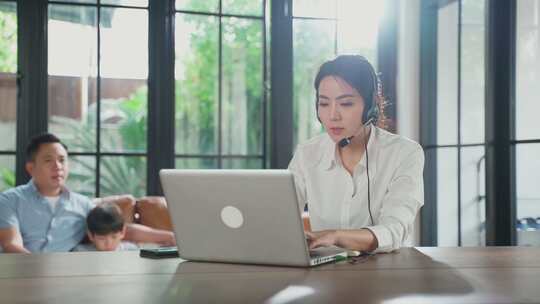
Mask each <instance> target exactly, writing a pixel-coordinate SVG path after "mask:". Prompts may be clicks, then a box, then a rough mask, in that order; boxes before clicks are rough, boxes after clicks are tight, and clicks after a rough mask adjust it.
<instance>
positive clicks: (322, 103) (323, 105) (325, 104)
mask: <svg viewBox="0 0 540 304" xmlns="http://www.w3.org/2000/svg"><path fill="white" fill-rule="evenodd" d="M326 106H328V103H327V102H319V107H326Z"/></svg>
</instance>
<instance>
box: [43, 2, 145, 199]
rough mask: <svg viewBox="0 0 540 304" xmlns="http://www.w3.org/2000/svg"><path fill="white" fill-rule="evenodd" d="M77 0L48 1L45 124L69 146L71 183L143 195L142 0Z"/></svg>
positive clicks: (89, 190)
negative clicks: (47, 94) (47, 103)
mask: <svg viewBox="0 0 540 304" xmlns="http://www.w3.org/2000/svg"><path fill="white" fill-rule="evenodd" d="M74 2H81V1H74ZM83 2H85V5H82V4H77V3H74V4H68V3H65V2H62V3H61V4H60V3H55V2H53V1H50V2H49V7H48V9H49V22H48V86H49V97H48V98H49V130H50V131H51V132H53V133H55V134H57V135H58V136H60V138H62V139H63V140H64V141H65V142H66V144H67V146H68V148H69V151H70V155H71V157H70V165H71V175H70V179H69V180H68V183H69V184H70V187H71V189H72V190H74V191H76V192H80V193H83V194H86V195H88V196H100V195H101V196H103V195H112V194H121V193H130V194H133V195H134V196H142V195H144V194H145V193H146V178H145V176H146V157H147V155H146V149H147V142H146V136H147V112H148V111H147V107H148V103H147V76H148V11H147V8H146V6H147V1H140V0H132V1H128V0H124V1H112V0H111V1H100V3H101V4H99V5H98V4H96V1H89V0H88V1H83ZM86 3H88V4H86ZM122 5H126V6H122Z"/></svg>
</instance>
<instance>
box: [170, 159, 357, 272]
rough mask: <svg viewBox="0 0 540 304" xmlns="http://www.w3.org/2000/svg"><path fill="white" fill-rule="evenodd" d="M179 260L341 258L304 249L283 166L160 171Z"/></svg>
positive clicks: (308, 262)
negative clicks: (271, 168) (264, 168)
mask: <svg viewBox="0 0 540 304" xmlns="http://www.w3.org/2000/svg"><path fill="white" fill-rule="evenodd" d="M160 179H161V184H162V186H163V190H164V192H165V197H166V199H167V202H168V208H169V212H170V214H171V219H172V223H173V227H174V233H175V236H176V242H177V245H178V251H179V255H180V257H181V258H183V259H186V260H194V261H206V262H227V263H248V264H265V265H281V266H304V267H308V266H314V265H319V264H322V263H327V262H331V261H334V260H338V259H343V258H346V257H347V252H346V251H345V250H344V249H342V248H338V247H323V248H317V249H315V250H312V251H311V252H310V251H309V249H308V244H307V241H306V236H305V234H304V229H303V224H302V219H301V216H300V208H299V207H298V202H297V197H296V190H295V186H294V178H293V175H292V173H291V172H290V171H288V170H181V169H164V170H161V171H160Z"/></svg>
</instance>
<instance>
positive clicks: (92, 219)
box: [86, 203, 124, 235]
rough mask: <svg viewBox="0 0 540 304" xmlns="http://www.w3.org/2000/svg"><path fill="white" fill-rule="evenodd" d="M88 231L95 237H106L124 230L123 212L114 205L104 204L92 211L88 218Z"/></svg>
mask: <svg viewBox="0 0 540 304" xmlns="http://www.w3.org/2000/svg"><path fill="white" fill-rule="evenodd" d="M86 225H87V227H88V231H90V233H91V234H93V235H96V234H97V235H106V234H109V233H116V232H120V231H122V229H124V218H123V217H122V211H121V210H120V208H119V207H118V206H117V205H116V204H114V203H103V204H100V205H97V206H96V207H95V208H94V209H92V210H91V211H90V212H89V213H88V216H87V217H86Z"/></svg>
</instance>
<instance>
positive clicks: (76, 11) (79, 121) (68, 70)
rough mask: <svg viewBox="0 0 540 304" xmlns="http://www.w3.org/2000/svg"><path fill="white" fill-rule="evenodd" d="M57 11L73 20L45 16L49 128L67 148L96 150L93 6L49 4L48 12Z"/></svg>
mask: <svg viewBox="0 0 540 304" xmlns="http://www.w3.org/2000/svg"><path fill="white" fill-rule="evenodd" d="M60 12H63V13H68V12H69V14H71V16H72V17H73V20H86V21H88V20H89V19H88V18H89V17H88V16H93V17H94V19H93V22H91V23H86V22H85V23H78V22H76V21H62V20H56V19H51V18H49V22H48V69H49V71H48V75H49V76H48V95H49V131H50V132H52V133H54V134H56V135H57V136H59V137H60V138H61V139H62V141H64V142H65V143H66V145H67V146H68V147H69V150H70V152H94V151H96V122H97V103H96V96H97V86H96V76H97V25H96V22H97V21H96V19H95V16H96V15H97V9H96V8H93V7H86V6H85V7H83V6H66V5H49V16H53V15H55V14H59V13H60Z"/></svg>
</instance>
